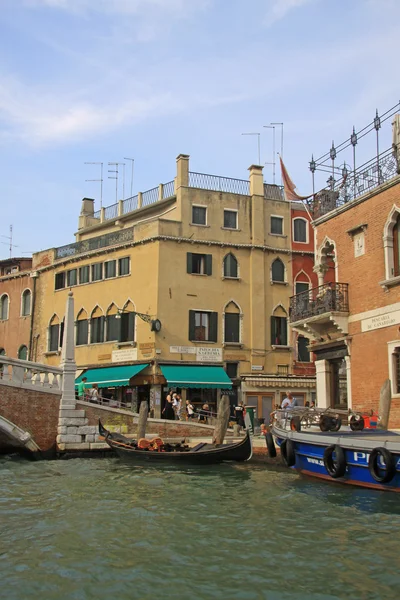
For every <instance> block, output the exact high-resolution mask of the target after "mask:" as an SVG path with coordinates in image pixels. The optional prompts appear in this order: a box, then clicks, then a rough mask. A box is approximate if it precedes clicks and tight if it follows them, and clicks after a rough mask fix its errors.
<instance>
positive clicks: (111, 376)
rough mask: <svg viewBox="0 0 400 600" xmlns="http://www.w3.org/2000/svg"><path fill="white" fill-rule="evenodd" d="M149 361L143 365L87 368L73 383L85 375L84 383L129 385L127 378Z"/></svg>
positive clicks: (76, 382)
mask: <svg viewBox="0 0 400 600" xmlns="http://www.w3.org/2000/svg"><path fill="white" fill-rule="evenodd" d="M148 366H149V363H147V364H145V365H123V366H119V367H104V368H103V369H88V370H87V371H85V372H84V373H82V374H81V375H79V377H77V378H76V379H75V385H77V384H78V383H80V382H81V381H82V378H83V377H87V382H86V385H91V384H93V383H97V385H98V386H99V388H105V387H121V386H123V385H125V386H126V385H129V380H130V379H131V377H134V376H135V375H137V374H138V373H140V371H143V369H145V368H146V367H148Z"/></svg>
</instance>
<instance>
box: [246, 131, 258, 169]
mask: <svg viewBox="0 0 400 600" xmlns="http://www.w3.org/2000/svg"><path fill="white" fill-rule="evenodd" d="M242 135H258V164H259V165H261V152H260V135H261V134H260V133H242Z"/></svg>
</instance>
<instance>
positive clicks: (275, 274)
mask: <svg viewBox="0 0 400 600" xmlns="http://www.w3.org/2000/svg"><path fill="white" fill-rule="evenodd" d="M272 281H282V282H284V281H285V266H284V264H283V262H282V261H281V259H280V258H277V259H275V260H274V262H273V263H272Z"/></svg>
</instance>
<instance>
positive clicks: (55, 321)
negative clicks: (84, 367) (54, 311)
mask: <svg viewBox="0 0 400 600" xmlns="http://www.w3.org/2000/svg"><path fill="white" fill-rule="evenodd" d="M59 344H60V320H59V318H58V317H57V315H53V317H52V318H51V321H50V325H49V332H48V349H49V350H48V351H49V352H58V349H59Z"/></svg>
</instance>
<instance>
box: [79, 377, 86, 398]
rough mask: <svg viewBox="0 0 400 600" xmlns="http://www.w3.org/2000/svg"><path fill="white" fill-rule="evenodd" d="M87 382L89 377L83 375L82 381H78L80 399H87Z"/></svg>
mask: <svg viewBox="0 0 400 600" xmlns="http://www.w3.org/2000/svg"><path fill="white" fill-rule="evenodd" d="M86 382H87V377H82V381H80V382H79V383H78V385H77V391H78V399H79V400H84V399H85V389H86Z"/></svg>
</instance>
